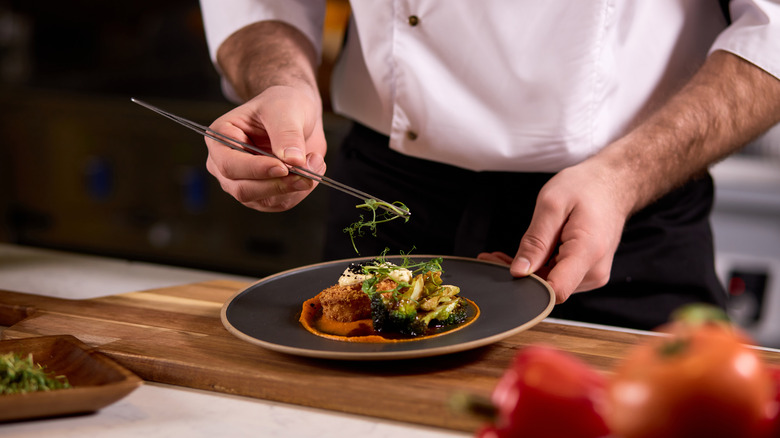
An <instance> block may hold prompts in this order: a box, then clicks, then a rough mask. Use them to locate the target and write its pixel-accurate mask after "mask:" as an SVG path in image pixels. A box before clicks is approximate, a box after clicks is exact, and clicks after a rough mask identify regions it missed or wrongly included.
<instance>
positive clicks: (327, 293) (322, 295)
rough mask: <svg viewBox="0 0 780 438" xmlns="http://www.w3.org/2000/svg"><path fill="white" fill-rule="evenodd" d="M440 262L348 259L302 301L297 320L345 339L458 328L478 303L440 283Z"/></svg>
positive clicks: (398, 337)
mask: <svg viewBox="0 0 780 438" xmlns="http://www.w3.org/2000/svg"><path fill="white" fill-rule="evenodd" d="M441 262H442V259H441V258H435V259H431V260H428V261H425V262H421V263H416V264H412V262H411V261H410V260H409V259H408V258H404V259H403V262H402V263H401V265H396V264H393V263H390V262H387V261H385V260H384V259H383V258H382V257H379V258H377V259H373V260H371V261H368V262H364V263H352V264H350V265H349V266H347V268H346V269H345V270H344V272H343V273H342V274H341V276H340V278H339V279H338V283H336V284H334V285H333V286H330V287H328V288H326V289H324V290H322V291H321V292H319V293H318V294H317V295H316V296H314V297H313V298H310V299H308V300H306V301H305V302H304V303H303V307H302V310H301V316H300V319H299V321H300V323H301V324H302V325H303V326H304V328H306V330H308V331H309V332H311V333H313V334H315V335H318V336H322V337H325V338H329V339H336V340H341V341H346V342H404V341H413V340H419V339H425V338H430V337H433V336H439V335H442V334H444V333H448V332H452V331H455V330H459V329H461V328H463V327H465V326H467V325H469V324H470V323H472V322H474V321H475V320H476V319H477V317H478V316H479V307H478V306H477V305H476V303H474V302H473V301H470V300H468V299H466V298H464V297H461V296H460V288H459V287H458V286H455V285H447V284H443V281H442V278H441V275H442V272H443V270H442V267H441Z"/></svg>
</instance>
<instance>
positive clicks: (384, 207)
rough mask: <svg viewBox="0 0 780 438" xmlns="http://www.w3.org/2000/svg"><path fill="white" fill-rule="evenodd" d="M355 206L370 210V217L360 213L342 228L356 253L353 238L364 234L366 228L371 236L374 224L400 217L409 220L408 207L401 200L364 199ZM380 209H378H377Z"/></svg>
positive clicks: (374, 227)
mask: <svg viewBox="0 0 780 438" xmlns="http://www.w3.org/2000/svg"><path fill="white" fill-rule="evenodd" d="M355 208H362V209H366V210H370V211H371V218H370V219H369V220H366V219H365V218H364V217H363V215H362V214H361V215H360V219H358V221H357V222H355V223H353V224H351V225H350V226H348V227H346V228H344V232H345V233H349V239H350V241H352V248H354V249H355V252H356V253H357V254H360V251H358V249H357V245H355V238H356V237H362V236H364V235H365V232H366V230H369V231H370V232H371V234H372V235H373V236H376V226H377V225H378V224H381V223H385V222H390V221H392V220H395V219H399V218H402V219H403V220H404V222H406V221H408V220H409V209H408V208H407V207H406V205H404V204H403V203H402V202H398V201H396V202H393V203H392V204H391V203H388V202H384V201H377V200H376V199H366V200H365V201H364V202H363V203H362V204H358V205H356V206H355ZM377 210H380V211H377Z"/></svg>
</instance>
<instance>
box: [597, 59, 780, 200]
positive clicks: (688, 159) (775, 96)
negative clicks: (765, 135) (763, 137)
mask: <svg viewBox="0 0 780 438" xmlns="http://www.w3.org/2000/svg"><path fill="white" fill-rule="evenodd" d="M778 121H780V80H778V79H777V78H775V77H773V76H771V75H769V74H768V73H766V72H764V71H763V70H761V69H759V68H757V67H756V66H754V65H752V64H750V63H748V62H746V61H744V60H743V59H741V58H739V57H737V56H735V55H732V54H730V53H726V52H715V53H713V54H712V55H711V56H710V57H709V59H708V60H707V62H706V63H705V65H704V66H703V67H702V68H701V70H700V71H699V72H698V73H697V74H696V75H694V76H693V78H692V79H691V80H690V82H689V83H688V84H687V85H686V86H684V87H683V88H682V89H681V90H680V91H679V92H678V93H677V94H676V95H675V96H674V97H672V98H671V99H670V100H669V101H668V102H666V103H665V104H664V105H663V106H661V107H660V108H659V109H657V111H655V112H654V113H653V114H652V115H650V116H649V117H648V118H647V119H646V120H644V121H643V122H642V123H640V124H639V125H638V126H637V127H636V128H635V129H633V130H632V131H631V132H630V133H629V134H628V135H627V136H625V137H624V138H622V139H620V140H618V141H616V142H615V143H613V144H611V145H609V146H607V147H606V148H604V150H602V151H601V152H600V153H599V154H597V155H596V156H595V157H594V158H593V159H594V160H596V161H597V162H600V163H601V164H604V165H605V167H606V169H607V172H610V173H611V174H612V176H611V178H615V181H616V182H620V184H621V185H622V186H623V187H621V188H620V189H621V193H620V194H619V195H617V196H619V197H620V199H619V202H621V203H622V205H623V207H624V208H625V209H626V210H627V211H628V212H629V213H631V212H635V211H637V210H639V209H641V208H642V207H644V206H646V205H648V204H649V203H651V202H652V201H654V200H655V199H656V198H658V197H660V196H661V195H663V194H664V193H666V192H668V191H669V190H672V189H674V188H675V187H677V186H679V185H681V184H683V183H684V182H685V181H687V180H688V179H690V178H691V177H693V176H695V175H697V174H700V173H701V172H703V171H705V170H706V168H707V167H708V166H709V165H710V164H712V163H714V162H716V161H718V160H719V159H722V158H723V157H725V156H727V155H728V154H730V153H732V152H735V151H736V150H738V149H739V148H741V147H742V146H744V145H745V144H746V143H748V142H749V141H750V140H752V139H754V138H755V137H757V136H758V135H760V134H761V133H762V132H764V131H765V130H767V129H768V128H770V127H771V126H773V125H774V124H776V123H777V122H778Z"/></svg>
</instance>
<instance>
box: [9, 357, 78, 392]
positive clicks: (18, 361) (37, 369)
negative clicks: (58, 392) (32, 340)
mask: <svg viewBox="0 0 780 438" xmlns="http://www.w3.org/2000/svg"><path fill="white" fill-rule="evenodd" d="M70 387H71V385H70V383H68V379H67V378H66V377H65V376H53V375H52V373H48V372H46V370H45V368H44V367H43V366H41V365H40V364H37V363H35V362H33V358H32V354H28V355H27V357H26V358H23V357H21V356H19V355H18V354H15V353H6V354H3V355H0V394H24V393H28V392H36V391H51V390H54V389H65V388H70Z"/></svg>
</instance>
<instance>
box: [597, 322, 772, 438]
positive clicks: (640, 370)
mask: <svg viewBox="0 0 780 438" xmlns="http://www.w3.org/2000/svg"><path fill="white" fill-rule="evenodd" d="M667 331H668V332H669V334H670V336H668V337H666V336H659V337H658V338H656V339H653V340H652V341H651V342H648V343H646V344H643V345H640V346H638V347H636V348H635V349H634V350H633V351H632V352H631V353H629V355H628V356H627V357H626V359H625V360H624V361H623V362H622V363H621V365H620V366H619V367H618V368H617V369H616V371H615V375H614V376H613V378H612V379H611V381H610V385H609V391H608V394H609V395H608V398H609V412H608V414H607V422H608V424H609V426H610V428H611V430H612V431H613V433H614V434H615V435H616V436H619V437H621V438H677V437H680V438H683V437H684V438H690V437H708V438H717V437H746V438H747V437H757V436H761V432H760V429H761V427H762V424H763V425H765V424H766V418H767V416H768V415H770V414H771V412H770V409H771V407H770V406H771V403H772V401H773V399H774V396H775V390H774V388H773V386H772V385H771V384H770V382H771V379H770V376H769V373H768V371H767V369H766V366H765V365H764V364H763V363H762V362H761V360H760V358H759V356H758V355H757V354H756V352H755V351H754V350H752V349H750V348H749V347H748V346H746V345H745V341H746V338H745V337H744V336H742V335H741V334H739V333H738V332H737V331H736V330H735V329H733V328H731V327H729V326H727V325H724V324H714V323H704V324H697V325H688V324H685V323H673V324H670V325H669V326H667Z"/></svg>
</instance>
